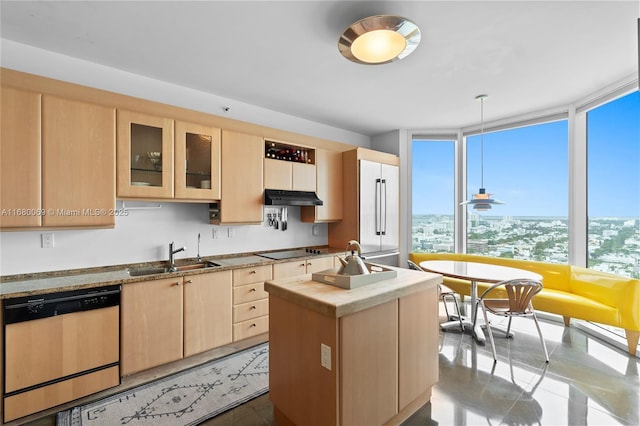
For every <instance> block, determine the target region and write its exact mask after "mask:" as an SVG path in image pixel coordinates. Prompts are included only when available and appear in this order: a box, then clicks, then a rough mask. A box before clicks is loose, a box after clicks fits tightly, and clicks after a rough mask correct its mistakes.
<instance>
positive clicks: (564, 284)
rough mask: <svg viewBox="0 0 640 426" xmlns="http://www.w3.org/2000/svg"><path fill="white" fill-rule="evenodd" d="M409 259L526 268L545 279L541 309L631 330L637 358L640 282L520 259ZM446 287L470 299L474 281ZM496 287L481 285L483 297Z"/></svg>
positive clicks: (536, 305) (461, 256)
mask: <svg viewBox="0 0 640 426" xmlns="http://www.w3.org/2000/svg"><path fill="white" fill-rule="evenodd" d="M409 259H410V260H412V261H413V262H415V263H417V264H420V262H422V261H425V260H459V261H468V262H479V263H488V264H493V265H502V266H510V267H513V268H520V269H525V270H528V271H531V272H535V273H537V274H540V275H542V285H543V286H544V288H543V289H542V291H541V292H540V293H538V294H537V295H536V296H535V298H534V299H533V302H532V303H533V306H534V308H535V309H536V310H538V311H544V312H550V313H553V314H557V315H561V316H562V317H563V319H564V323H565V325H566V326H569V324H570V320H571V318H578V319H583V320H586V321H592V322H596V323H600V324H606V325H612V326H614V327H619V328H622V329H624V330H625V334H626V338H627V345H628V348H629V354H631V355H635V353H636V349H637V347H638V340H639V338H640V280H637V279H633V278H627V277H621V276H618V275H613V274H607V273H604V272H599V271H595V270H591V269H588V268H581V267H578V266H573V265H559V264H552V263H546V262H534V261H526V260H515V259H507V258H499V257H489V256H478V255H471V254H460V253H411V254H409ZM443 282H444V284H445V285H446V286H448V287H450V288H451V289H452V290H455V291H456V292H458V293H460V295H461V296H463V297H464V296H469V295H470V290H471V286H470V284H469V281H466V280H461V279H457V278H447V277H444V278H443ZM489 286H490V284H486V283H481V282H480V283H478V295H480V294H482V292H483V291H484V290H486V289H487V288H488V287H489Z"/></svg>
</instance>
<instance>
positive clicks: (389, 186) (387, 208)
mask: <svg viewBox="0 0 640 426" xmlns="http://www.w3.org/2000/svg"><path fill="white" fill-rule="evenodd" d="M359 166H360V178H359V185H360V188H359V189H360V191H359V195H360V208H359V210H360V230H359V231H360V232H359V234H360V235H359V237H360V241H359V242H360V246H361V247H362V255H363V257H365V259H367V260H369V261H371V262H374V263H381V264H385V265H393V266H397V264H398V253H399V250H398V246H399V226H400V216H399V208H400V195H399V192H400V173H399V169H398V166H392V165H389V164H381V163H376V162H373V161H368V160H360V165H359Z"/></svg>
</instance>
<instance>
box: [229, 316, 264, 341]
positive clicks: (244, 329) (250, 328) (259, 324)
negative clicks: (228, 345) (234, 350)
mask: <svg viewBox="0 0 640 426" xmlns="http://www.w3.org/2000/svg"><path fill="white" fill-rule="evenodd" d="M267 331H269V315H265V316H263V317H259V318H254V319H250V320H248V321H242V322H239V323H237V324H234V325H233V341H234V342H237V341H238V340H242V339H246V338H248V337H251V336H255V335H257V334H262V333H266V332H267Z"/></svg>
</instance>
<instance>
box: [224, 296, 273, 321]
mask: <svg viewBox="0 0 640 426" xmlns="http://www.w3.org/2000/svg"><path fill="white" fill-rule="evenodd" d="M268 314H269V299H263V300H258V301H255V302H249V303H243V304H241V305H236V306H234V307H233V322H234V323H238V322H241V321H246V320H250V319H253V318H258V317H261V316H264V315H268Z"/></svg>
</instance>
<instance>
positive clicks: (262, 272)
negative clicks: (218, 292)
mask: <svg viewBox="0 0 640 426" xmlns="http://www.w3.org/2000/svg"><path fill="white" fill-rule="evenodd" d="M271 279H273V275H272V273H271V265H265V266H255V267H253V268H242V269H234V270H233V286H234V287H235V286H239V285H244V284H250V283H259V282H263V281H268V280H271Z"/></svg>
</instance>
